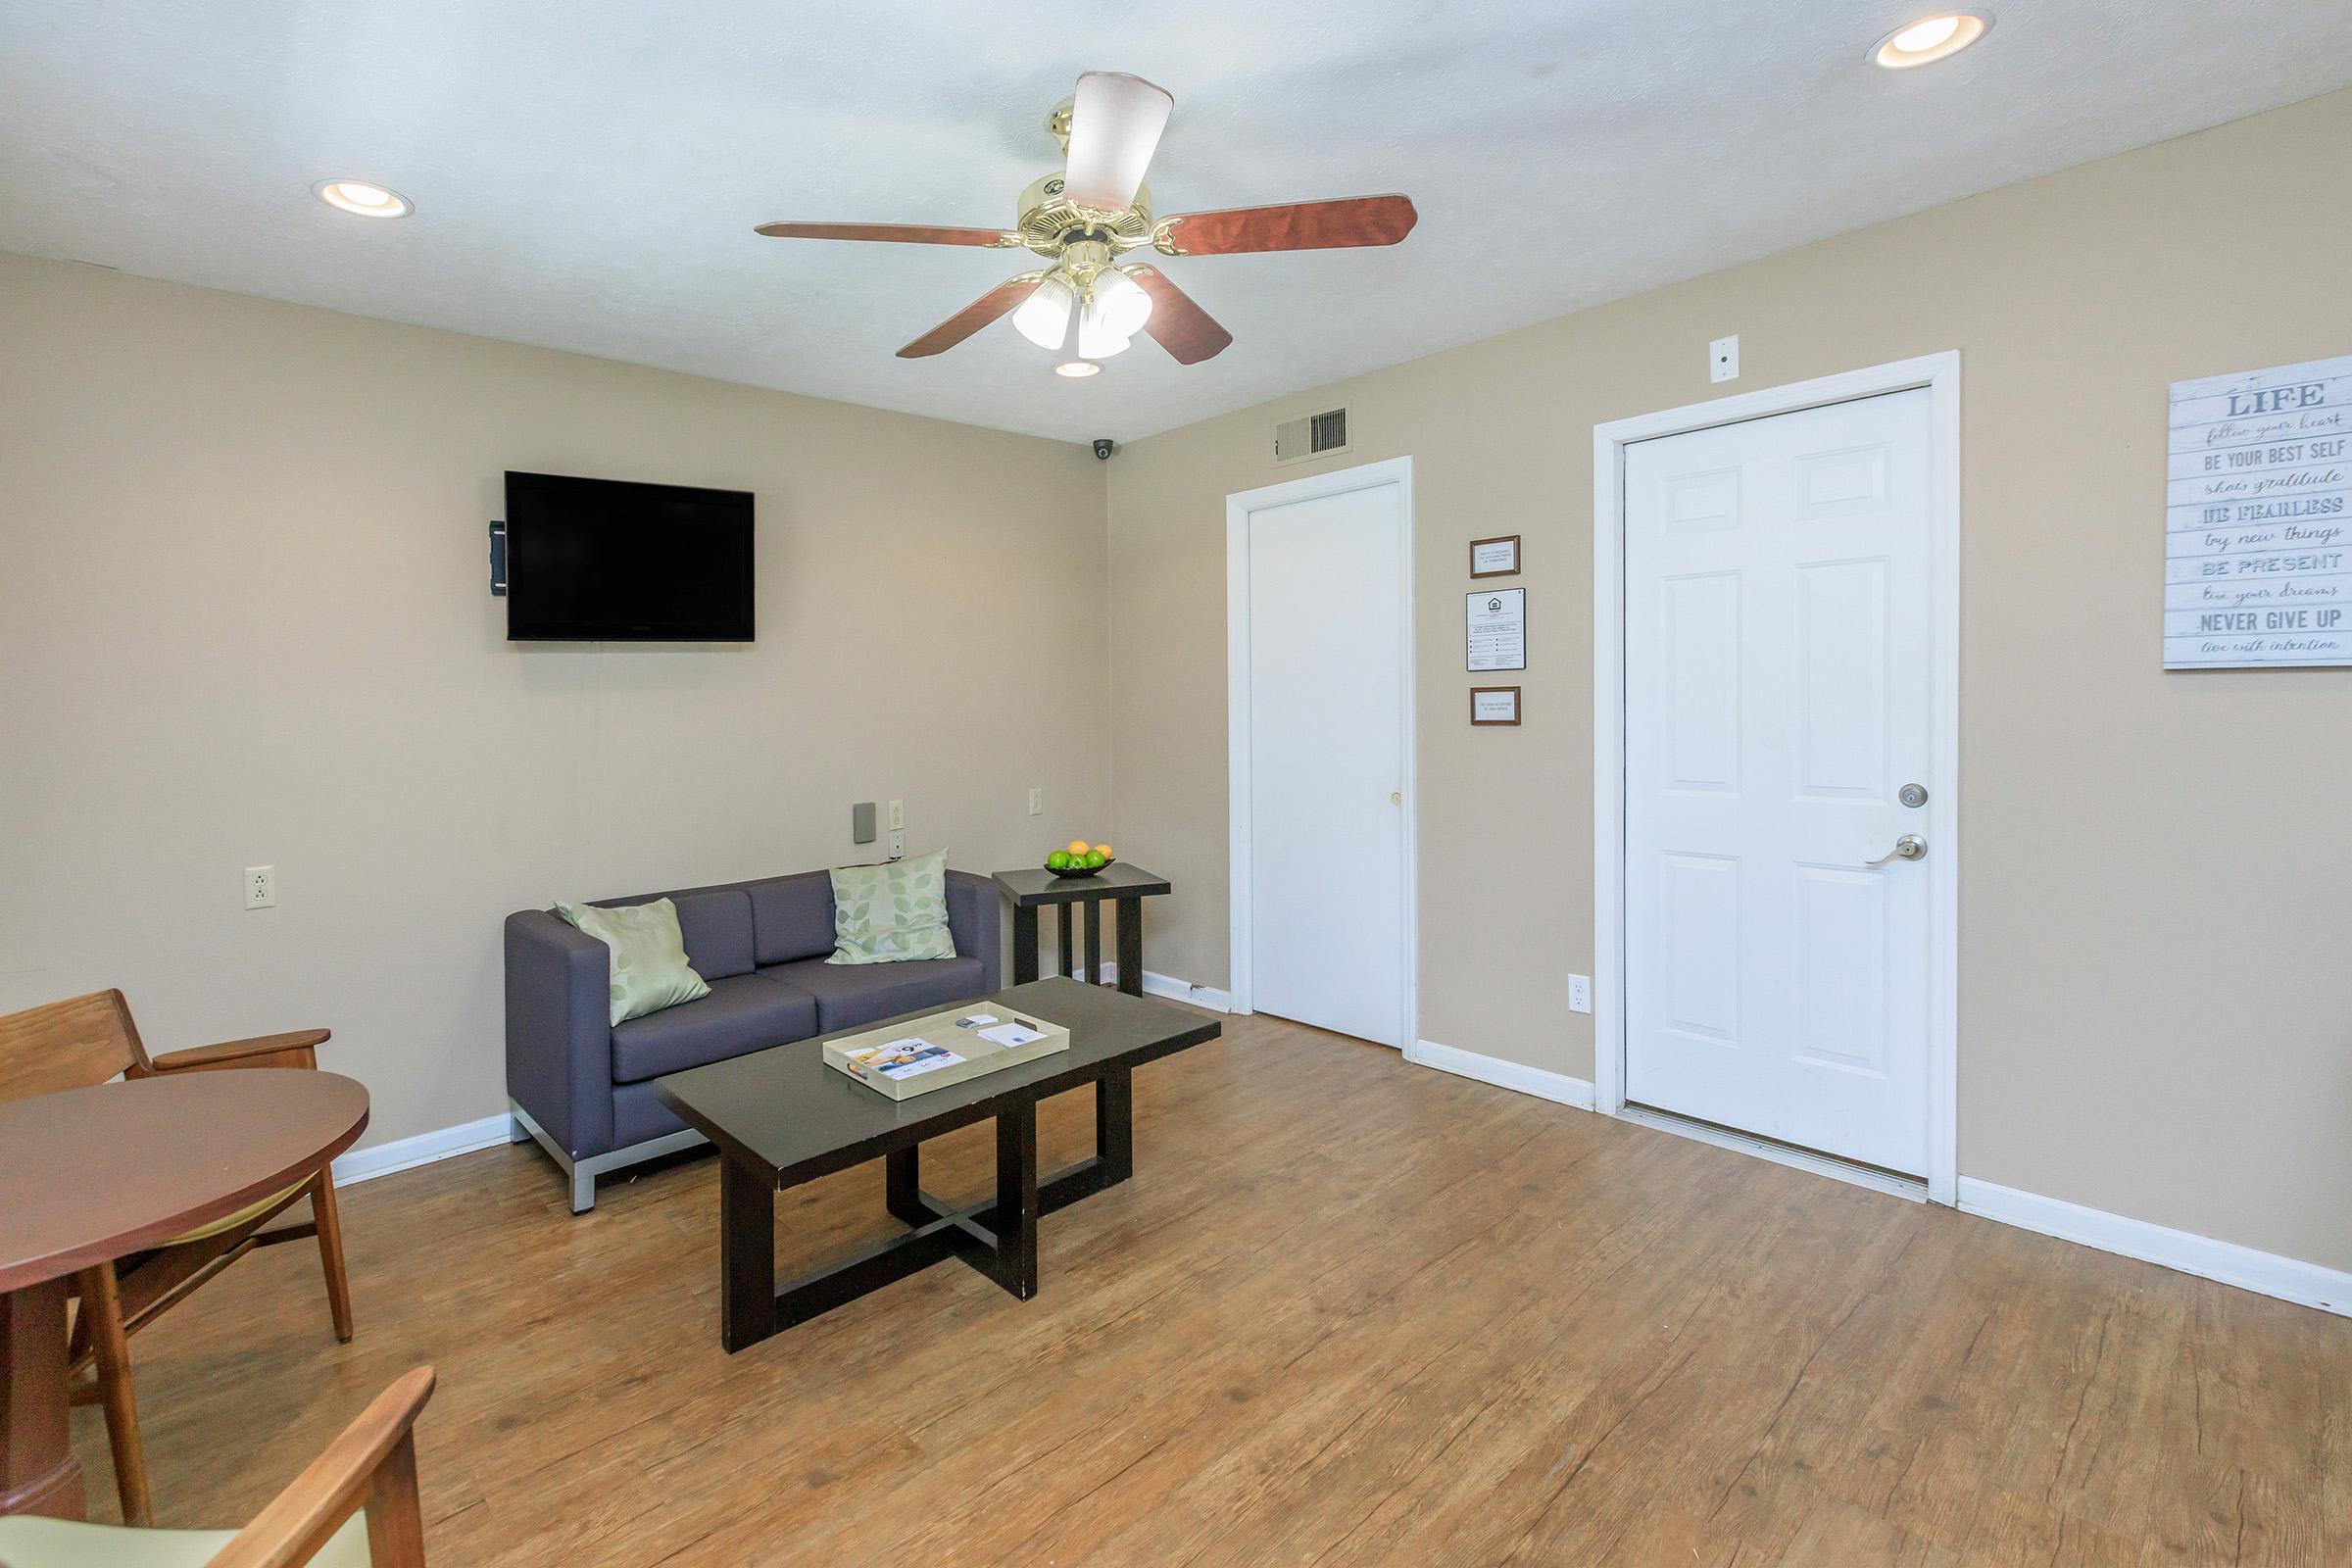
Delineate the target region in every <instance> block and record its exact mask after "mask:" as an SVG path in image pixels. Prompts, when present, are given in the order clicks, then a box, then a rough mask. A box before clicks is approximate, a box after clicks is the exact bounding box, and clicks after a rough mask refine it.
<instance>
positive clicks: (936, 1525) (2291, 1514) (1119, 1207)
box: [75, 1018, 2352, 1568]
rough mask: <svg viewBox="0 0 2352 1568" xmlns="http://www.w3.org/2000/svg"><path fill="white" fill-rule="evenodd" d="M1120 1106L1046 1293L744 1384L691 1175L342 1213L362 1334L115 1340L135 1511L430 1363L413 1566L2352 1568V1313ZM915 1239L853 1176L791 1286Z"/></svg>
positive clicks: (1280, 1038)
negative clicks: (862, 1249) (1107, 1186)
mask: <svg viewBox="0 0 2352 1568" xmlns="http://www.w3.org/2000/svg"><path fill="white" fill-rule="evenodd" d="M1135 1101H1136V1111H1137V1122H1136V1163H1137V1174H1136V1179H1135V1180H1134V1181H1133V1182H1131V1183H1129V1184H1128V1185H1126V1186H1124V1187H1120V1188H1115V1189H1113V1190H1111V1191H1110V1192H1107V1193H1104V1194H1102V1195H1100V1196H1098V1197H1095V1198H1092V1199H1089V1200H1087V1201H1085V1202H1083V1203H1081V1204H1079V1205H1077V1206H1075V1207H1073V1208H1070V1209H1068V1210H1066V1211H1064V1212H1063V1213H1061V1214H1058V1215H1055V1216H1054V1217H1052V1218H1050V1219H1049V1220H1047V1222H1046V1225H1045V1230H1044V1235H1043V1239H1042V1252H1043V1272H1044V1286H1043V1291H1042V1293H1041V1294H1040V1296H1039V1297H1038V1299H1036V1300H1034V1301H1031V1302H1027V1303H1022V1302H1018V1301H1015V1300H1014V1299H1011V1298H1010V1297H1008V1296H1006V1295H1005V1293H1004V1292H1003V1291H1001V1290H999V1289H998V1288H997V1287H996V1286H994V1285H991V1284H989V1283H988V1282H987V1281H986V1280H983V1279H982V1278H981V1277H980V1276H979V1275H977V1274H975V1273H974V1272H972V1271H971V1270H969V1269H966V1268H963V1267H960V1266H958V1265H956V1264H953V1263H949V1264H942V1265H940V1266H939V1267H936V1268H933V1269H930V1270H927V1271H926V1272H924V1273H923V1274H921V1275H919V1276H917V1277H916V1278H913V1279H910V1280H907V1281H905V1282H903V1283H901V1284H898V1285H895V1286H893V1287H891V1288H890V1289H889V1290H887V1291H885V1292H883V1293H881V1294H879V1295H877V1296H875V1297H873V1298H870V1299H866V1300H863V1301H859V1302H857V1303H854V1304H852V1305H851V1306H849V1307H847V1308H845V1309H843V1310H841V1311H838V1312H835V1313H833V1314H830V1315H828V1316H827V1317H824V1318H821V1319H819V1320H817V1321H815V1322H813V1323H809V1324H807V1325H804V1326H802V1327H799V1328H795V1329H792V1330H789V1331H787V1332H786V1333H784V1334H782V1335H780V1336H779V1337H777V1338H776V1339H774V1340H770V1341H768V1342H766V1343H765V1344H762V1345H760V1346H758V1347H755V1348H752V1349H750V1350H747V1351H746V1352H744V1353H743V1354H741V1355H737V1356H728V1355H726V1354H724V1353H723V1352H722V1351H721V1350H720V1349H719V1347H718V1332H717V1315H718V1312H717V1302H716V1299H715V1292H716V1285H717V1240H716V1239H717V1202H716V1199H717V1191H716V1189H717V1170H716V1165H715V1162H714V1161H713V1160H712V1159H711V1157H709V1156H708V1154H705V1155H703V1156H701V1157H692V1158H688V1159H685V1160H682V1161H680V1162H677V1163H673V1164H672V1165H670V1166H668V1167H666V1168H662V1169H658V1170H656V1171H654V1172H652V1173H651V1174H648V1175H646V1176H643V1177H642V1178H641V1179H639V1180H637V1181H634V1182H628V1181H620V1182H614V1183H612V1184H610V1185H608V1186H607V1187H606V1188H605V1190H604V1193H603V1195H602V1197H601V1199H600V1201H599V1203H598V1206H597V1208H596V1209H595V1210H594V1212H592V1213H590V1214H587V1215H583V1216H581V1217H579V1218H576V1219H575V1218H573V1217H572V1216H571V1215H569V1214H568V1213H567V1212H566V1211H565V1207H564V1183H563V1181H562V1179H561V1177H560V1175H559V1173H558V1172H557V1171H556V1170H555V1168H554V1167H553V1166H552V1165H550V1164H549V1163H548V1162H547V1161H546V1160H545V1159H544V1158H543V1157H541V1156H540V1155H539V1154H538V1153H537V1152H535V1151H534V1150H532V1149H531V1148H529V1147H528V1146H525V1147H521V1148H515V1149H509V1150H500V1151H494V1152H485V1153H480V1154H473V1155H467V1156H466V1157H463V1158H460V1159H455V1160H450V1161H446V1162H444V1163H442V1164H438V1165H432V1166H428V1167H425V1168H423V1169H420V1170H417V1171H412V1172H407V1173H404V1174H401V1175H398V1176H391V1177H386V1178H384V1179H382V1180H379V1181H374V1182H369V1183H368V1184H366V1185H364V1186H359V1187H354V1188H350V1189H348V1190H347V1191H346V1192H345V1193H344V1197H343V1223H344V1233H345V1239H346V1244H347V1248H348V1255H349V1262H350V1269H351V1276H352V1288H353V1295H354V1298H355V1302H356V1306H357V1311H358V1318H359V1337H358V1339H357V1340H356V1341H355V1342H354V1343H352V1344H350V1345H348V1346H339V1345H337V1344H336V1343H335V1341H334V1337H333V1334H332V1333H331V1332H330V1330H329V1327H328V1323H327V1316H326V1308H325V1305H324V1302H323V1300H322V1299H321V1297H320V1294H319V1281H318V1278H317V1264H316V1259H314V1258H312V1257H310V1256H309V1255H308V1254H307V1253H304V1252H303V1251H302V1250H300V1249H292V1248H281V1249H272V1250H269V1251H267V1252H264V1253H262V1254H259V1255H257V1256H254V1257H252V1258H249V1259H247V1260H246V1261H245V1262H244V1263H243V1264H242V1265H241V1266H240V1267H239V1268H238V1269H237V1270H236V1273H235V1275H234V1277H233V1278H231V1279H230V1280H228V1281H226V1282H224V1283H223V1284H221V1285H219V1286H216V1287H215V1288H214V1289H212V1290H209V1291H206V1292H203V1293H201V1294H200V1295H199V1296H198V1297H197V1298H196V1299H193V1300H191V1301H190V1302H189V1303H188V1304H187V1305H185V1306H183V1307H181V1308H180V1309H179V1310H177V1311H175V1312H173V1313H172V1314H171V1315H170V1316H169V1317H168V1318H167V1319H165V1320H163V1321H162V1322H160V1323H159V1324H157V1325H156V1326H155V1327H154V1328H153V1329H151V1330H150V1331H148V1332H146V1333H143V1334H141V1335H139V1336H138V1337H137V1338H136V1339H135V1340H134V1341H133V1342H132V1351H133V1356H134V1362H135V1366H136V1371H137V1380H138V1385H137V1386H138V1396H139V1401H140V1406H141V1411H142V1414H143V1416H144V1419H145V1424H146V1430H147V1440H148V1461H149V1466H150V1470H151V1473H152V1477H153V1482H154V1492H155V1499H156V1512H157V1515H158V1522H159V1523H163V1524H198V1523H204V1524H215V1523H221V1522H235V1521H239V1520H241V1519H243V1518H244V1517H245V1516H246V1515H247V1514H249V1513H250V1512H251V1511H252V1510H253V1509H254V1508H255V1507H256V1506H258V1505H259V1504H260V1503H261V1502H262V1501H263V1500H264V1499H265V1498H267V1497H268V1496H269V1495H271V1494H272V1493H273V1492H274V1491H275V1490H276V1489H277V1488H278V1487H279V1486H280V1485H281V1484H283V1483H284V1482H285V1481H286V1480H287V1479H288V1478H289V1477H291V1476H292V1475H293V1474H294V1473H295V1471H296V1470H297V1469H298V1468H299V1467H300V1465H301V1464H302V1463H303V1462H304V1461H305V1460H306V1459H307V1458H308V1457H309V1456H310V1455H312V1454H313V1453H314V1452H315V1451H316V1450H317V1449H318V1448H319V1446H321V1445H322V1444H323V1443H324V1442H325V1441H326V1440H327V1438H328V1437H329V1436H330V1435H332V1434H333V1433H334V1432H335V1431H336V1430H338V1429H339V1428H340V1427H341V1426H342V1425H343V1423H344V1422H345V1421H347V1420H348V1419H350V1417H351V1416H353V1415H354V1414H355V1413H357V1412H358V1411H359V1409H360V1408H361V1406H362V1405H363V1404H364V1403H365V1402H366V1401H367V1399H368V1397H370V1396H372V1395H373V1394H375V1393H376V1392H377V1391H378V1390H380V1389H381V1388H382V1387H383V1386H384V1385H386V1384H387V1383H389V1382H390V1381H391V1380H392V1379H393V1378H394V1377H395V1376H396V1375H397V1374H399V1373H400V1372H401V1371H403V1370H405V1369H406V1368H408V1367H410V1366H413V1365H416V1364H417V1363H419V1362H426V1361H429V1362H432V1363H434V1364H436V1365H437V1366H438V1367H439V1369H440V1375H441V1387H440V1393H439V1395H438V1396H437V1397H435V1399H434V1401H433V1403H432V1405H431V1406H430V1407H429V1408H428V1409H427V1410H426V1411H425V1414H424V1418H423V1420H422V1422H421V1423H420V1424H419V1426H418V1428H417V1441H418V1453H419V1465H420V1469H421V1473H422V1479H423V1486H424V1495H425V1508H426V1518H427V1532H426V1535H427V1544H428V1547H429V1554H430V1561H431V1562H432V1563H434V1564H435V1565H436V1568H461V1565H471V1564H500V1565H508V1564H512V1565H517V1568H535V1565H542V1564H550V1565H552V1564H613V1565H637V1564H654V1563H662V1564H672V1565H679V1568H685V1565H719V1564H726V1565H734V1564H753V1563H760V1564H765V1563H776V1564H783V1563H804V1562H806V1563H826V1564H838V1565H856V1564H865V1563H899V1562H907V1563H971V1564H993V1563H1005V1564H1023V1565H1027V1564H1059V1565H1066V1564H1074V1563H1080V1562H1088V1563H1153V1564H1158V1563H1169V1564H1180V1563H1198V1564H1210V1563H1216V1564H1224V1563H1248V1564H1272V1563H1324V1564H1336V1563H1382V1564H1425V1563H1475V1564H1489V1563H1540V1564H1573V1563H1587V1562H1610V1563H1629V1564H1651V1563H1655V1564H1671V1565H1674V1568H1689V1565H1691V1564H1698V1565H1725V1564H1737V1565H1740V1568H1751V1565H1766V1564H1775V1563H1779V1564H1787V1565H1789V1568H1798V1565H1803V1568H1814V1565H1823V1564H1844V1563H1889V1564H1892V1563H1903V1564H1921V1565H1931V1564H1987V1565H1990V1564H1999V1565H2003V1568H2008V1565H2014V1564H2023V1563H2054V1564H2091V1563H2116V1564H2134V1565H2137V1564H2171V1563H2192V1564H2218V1563H2265V1564H2306V1563H2308V1564H2342V1563H2345V1562H2347V1561H2352V1322H2348V1321H2346V1320H2343V1319H2340V1318H2334V1317H2329V1316H2327V1315H2325V1314H2323V1313H2320V1312H2316V1311H2312V1310H2310V1309H2308V1308H2303V1307H2297V1306H2290V1305H2287V1304H2285V1303H2283V1302H2278V1301H2273V1300H2270V1299H2265V1298H2262V1297H2258V1296H2251V1295H2247V1294H2245V1293H2243V1292H2239V1291H2234V1290H2230V1289H2229V1288H2227V1287H2224V1286H2219V1285H2214V1284H2211V1283H2208V1282H2206V1281H2203V1280H2197V1279H2192V1278H2190V1277H2188V1276H2185V1275H2180V1274H2174V1273H2170V1272H2168V1271H2166V1270H2163V1269H2160V1268H2156V1267H2153V1266H2150V1265H2147V1264H2141V1263H2134V1262H2130V1261H2127V1260H2125V1259H2121V1258H2116V1257H2111V1256H2108V1255H2106V1254H2104V1253H2101V1252H2096V1251H2091V1250H2086V1249H2082V1248H2078V1247H2073V1246H2069V1245H2067V1244H2065V1243H2062V1242H2057V1241H2052V1240H2049V1239H2047V1238H2043V1237H2039V1236H2034V1235H2031V1234H2028V1233H2026V1232H2023V1231H2017V1230H2012V1229H2009V1228H2007V1227H2004V1226H2000V1225H1995V1224H1992V1223H1990V1222H1988V1221H1985V1220H1979V1219H1972V1218H1968V1217H1965V1216H1962V1215H1960V1214H1957V1213H1954V1212H1952V1211H1950V1210H1946V1209H1934V1208H1927V1207H1923V1206H1921V1205H1918V1204H1914V1203H1908V1202H1904V1201H1900V1200H1898V1199H1892V1198H1887V1197H1884V1196H1881V1195H1879V1194H1875V1193H1870V1192H1865V1191H1862V1190H1860V1189H1857V1188H1851V1187H1847V1186H1844V1185H1841V1184H1839V1183H1837V1182H1833V1181H1829V1180H1826V1179H1823V1178H1821V1177H1816V1176H1811V1175H1807V1174H1804V1173H1801V1172H1797V1171H1793V1170H1789V1169H1787V1168H1784V1167H1782V1166H1779V1165H1775V1164H1769V1163H1766V1162H1764V1161H1761V1160H1756V1159H1750V1158H1746V1157H1743V1156H1741V1155H1739V1154H1735V1153H1731V1152H1725V1151H1722V1150H1717V1149H1713V1148H1709V1147H1707V1146H1704V1145H1700V1144H1696V1143H1691V1142H1688V1141H1686V1140H1683V1139H1679V1138H1675V1137H1672V1136H1670V1135H1667V1134H1664V1133H1660V1132H1656V1131H1653V1130H1650V1129H1647V1128H1642V1127H1638V1126H1635V1125H1632V1124H1630V1123H1624V1122H1618V1121H1613V1120H1609V1119H1607V1118H1603V1117H1599V1116H1594V1115H1591V1114H1589V1113H1586V1112H1582V1111H1576V1110H1570V1109H1567V1108H1565V1107H1562V1106H1558V1105H1553V1104H1550V1103H1545V1102H1543V1101H1538V1100H1532V1099H1528V1098H1526V1097H1524V1096H1521V1095H1516V1094H1511V1093H1508V1092H1506V1091H1503V1090H1498V1089H1492V1088H1488V1087H1486V1086H1484V1085H1480V1084H1474V1083H1469V1082H1465V1081H1463V1080H1460V1079H1456V1078H1450V1077H1447V1076H1446V1075H1444V1074H1441V1073H1437V1072H1433V1071H1429V1070H1426V1069H1422V1068H1417V1067H1411V1066H1407V1065H1405V1064H1403V1063H1402V1062H1401V1061H1399V1060H1398V1059H1397V1057H1396V1055H1395V1054H1392V1053H1389V1052H1387V1051H1384V1050H1381V1049H1380V1048H1377V1047H1370V1046H1364V1045H1361V1044H1358V1043H1356V1042H1352V1041H1348V1040H1343V1039H1340V1038H1337V1037H1335V1036H1330V1035H1324V1034H1319V1033H1317V1032H1315V1031H1313V1030H1309V1029H1304V1028H1301V1027H1299V1026H1297V1025H1293V1024H1286V1023H1280V1022H1276V1021H1274V1020H1270V1019H1264V1018H1246V1019H1234V1020H1229V1023H1228V1027H1227V1033H1226V1038H1225V1039H1224V1040H1223V1041H1220V1042H1218V1043H1216V1044H1214V1045H1210V1046H1205V1047H1202V1048H1201V1049H1199V1050H1196V1051H1192V1052H1188V1053H1185V1054H1182V1055H1179V1056H1177V1057H1175V1058H1173V1059H1171V1060H1169V1061H1166V1062H1161V1063H1157V1064H1155V1065H1153V1066H1151V1067H1147V1068H1145V1069H1143V1070H1142V1071H1141V1072H1139V1073H1138V1074H1137V1078H1136V1088H1135ZM1090 1117H1091V1106H1090V1105H1089V1103H1088V1097H1087V1095H1086V1094H1085V1093H1084V1092H1080V1093H1077V1094H1074V1095H1071V1096H1067V1097H1064V1099H1063V1101H1062V1102H1061V1103H1058V1104H1055V1103H1049V1105H1048V1106H1047V1109H1046V1113H1045V1114H1043V1115H1041V1117H1040V1136H1041V1140H1042V1142H1043V1144H1044V1146H1045V1149H1046V1157H1047V1158H1048V1159H1049V1160H1052V1161H1054V1162H1056V1163H1058V1162H1060V1161H1061V1160H1065V1159H1068V1158H1074V1157H1077V1155H1078V1154H1079V1153H1080V1152H1083V1151H1084V1149H1085V1146H1086V1143H1087V1140H1088V1139H1089V1138H1090V1136H1091V1131H1092V1124H1091V1120H1090ZM991 1148H992V1146H991V1144H990V1142H989V1130H988V1127H987V1126H986V1124H983V1125H981V1126H979V1127H976V1128H967V1129H965V1130H963V1131H962V1132H961V1133H959V1134H957V1135H956V1136H954V1137H951V1138H948V1139H945V1140H942V1141H941V1142H940V1143H938V1144H935V1145H930V1146H926V1151H925V1156H924V1175H925V1179H926V1182H927V1184H930V1185H932V1186H933V1188H934V1190H935V1191H939V1192H941V1193H942V1195H943V1196H949V1195H966V1194H969V1195H976V1194H978V1193H979V1192H980V1191H981V1190H982V1188H983V1187H984V1186H986V1184H987V1183H988V1182H989V1180H990V1179H991V1175H992V1172H993V1166H992V1165H991V1163H990V1161H991V1157H992V1155H991ZM894 1230H895V1227H894V1224H893V1222H892V1221H890V1220H889V1219H887V1218H886V1217H885V1216H884V1215H883V1212H882V1172H881V1168H880V1166H879V1165H878V1164H877V1165H874V1166H871V1167H866V1168H861V1169H858V1170H855V1171H850V1172H847V1173H845V1174H843V1175H840V1176H836V1177H833V1178H830V1179H828V1180H825V1181H823V1182H819V1183H816V1184H814V1185H812V1186H810V1187H807V1188H802V1189H798V1190H796V1191H795V1192H792V1193H788V1194H786V1195H785V1196H784V1198H783V1201H782V1203H781V1213H780V1216H779V1224H778V1242H777V1251H778V1257H777V1263H778V1266H779V1268H780V1269H782V1270H784V1271H785V1272H787V1273H790V1272H793V1271H796V1270H797V1269H799V1268H802V1267H806V1266H809V1265H811V1264H814V1263H818V1262H821V1261H823V1260H824V1259H825V1257H826V1254H827V1253H828V1252H830V1251H834V1250H841V1249H844V1248H847V1247H849V1246H851V1245H853V1244H855V1243H858V1242H861V1241H869V1240H874V1239H878V1238H880V1237H883V1236H887V1235H890V1234H893V1233H894ZM75 1437H76V1441H77V1443H78V1444H79V1445H80V1452H81V1456H82V1461H83V1463H84V1464H85V1465H86V1466H87V1467H88V1469H89V1471H90V1473H91V1492H92V1494H93V1496H94V1497H95V1499H96V1504H95V1505H96V1506H97V1507H98V1508H100V1509H102V1510H104V1509H109V1508H111V1507H112V1500H113V1499H112V1495H111V1489H110V1488H109V1487H108V1485H107V1483H106V1480H105V1477H106V1476H107V1474H108V1465H107V1460H106V1452H105V1447H104V1436H103V1430H102V1428H101V1427H100V1425H99V1423H98V1420H97V1416H96V1412H95V1411H84V1412H77V1414H76V1427H75Z"/></svg>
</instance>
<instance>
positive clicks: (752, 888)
mask: <svg viewBox="0 0 2352 1568" xmlns="http://www.w3.org/2000/svg"><path fill="white" fill-rule="evenodd" d="M744 891H745V892H746V893H748V894H749V895H750V896H751V900H752V936H753V941H754V943H755V947H756V951H757V953H758V956H759V959H760V962H761V963H790V962H791V961H792V960H793V959H795V958H820V957H822V956H825V955H826V954H828V953H831V952H832V951H833V878H832V877H831V875H829V874H828V873H826V872H823V871H803V872H801V873H800V874H799V875H797V876H777V877H769V878H768V879H767V880H766V881H764V882H751V883H747V884H745V887H744Z"/></svg>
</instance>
